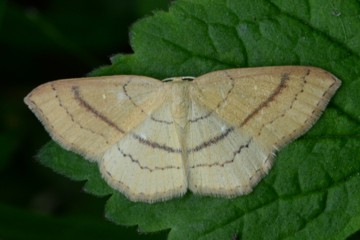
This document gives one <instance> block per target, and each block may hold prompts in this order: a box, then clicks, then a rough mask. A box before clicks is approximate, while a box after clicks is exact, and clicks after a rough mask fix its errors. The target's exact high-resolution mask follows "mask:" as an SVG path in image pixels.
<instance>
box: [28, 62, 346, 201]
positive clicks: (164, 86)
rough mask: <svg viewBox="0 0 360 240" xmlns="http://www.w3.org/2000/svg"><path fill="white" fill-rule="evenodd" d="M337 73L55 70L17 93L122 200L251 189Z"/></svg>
mask: <svg viewBox="0 0 360 240" xmlns="http://www.w3.org/2000/svg"><path fill="white" fill-rule="evenodd" d="M340 84H341V82H340V80H338V79H337V78H336V77H335V76H333V75H332V74H330V73H328V72H326V71H324V70H322V69H319V68H314V67H295V66H282V67H262V68H243V69H229V70H222V71H216V72H211V73H208V74H205V75H202V76H200V77H197V78H192V77H179V78H170V79H166V80H165V81H159V80H156V79H153V78H149V77H144V76H131V75H119V76H106V77H92V78H79V79H67V80H58V81H54V82H49V83H46V84H43V85H41V86H39V87H37V88H36V89H34V90H33V91H32V92H31V93H30V94H29V95H28V96H27V97H26V98H25V102H26V104H27V105H28V106H29V108H30V109H31V110H32V111H33V112H34V113H35V115H36V116H37V117H38V118H39V119H40V121H41V122H42V123H43V125H44V126H45V128H46V130H47V131H48V132H49V134H50V135H51V137H52V138H53V139H54V140H55V141H56V142H57V143H59V144H60V145H61V146H62V147H64V148H65V149H67V150H71V151H74V152H76V153H78V154H81V155H82V156H84V157H85V158H86V159H88V160H90V161H95V162H97V163H98V165H99V168H100V171H101V174H102V176H103V178H104V179H105V181H106V182H107V183H108V184H109V185H110V186H111V187H112V188H114V189H116V190H118V191H120V192H122V193H123V194H125V195H126V196H127V197H128V198H129V199H130V200H132V201H142V202H149V203H152V202H157V201H163V200H167V199H171V198H173V197H178V196H182V195H183V194H184V193H185V192H186V191H187V189H190V190H191V191H192V192H193V193H195V194H201V195H212V196H221V197H235V196H239V195H243V194H247V193H249V192H251V191H252V189H253V188H254V187H255V185H256V184H257V183H258V182H259V181H260V180H261V179H262V177H263V176H264V175H266V174H267V173H268V171H269V169H270V168H271V166H272V164H273V159H274V153H275V151H277V150H278V149H280V148H282V147H283V146H284V145H286V144H287V143H289V142H290V141H292V140H294V139H295V138H297V137H299V136H300V135H302V134H303V133H305V132H306V131H307V130H308V129H309V128H310V127H311V126H312V125H313V124H314V123H315V121H316V120H317V119H318V118H319V116H320V115H321V113H322V111H323V110H324V109H325V107H326V105H327V103H328V102H329V100H330V98H331V97H332V96H333V95H334V93H335V91H336V90H337V89H338V88H339V86H340Z"/></svg>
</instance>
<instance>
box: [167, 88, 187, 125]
mask: <svg viewBox="0 0 360 240" xmlns="http://www.w3.org/2000/svg"><path fill="white" fill-rule="evenodd" d="M188 95H189V91H188V84H187V83H186V82H178V83H174V84H173V86H172V96H171V98H172V105H171V113H172V116H173V118H174V121H175V122H176V123H177V124H178V125H179V126H180V127H182V128H184V127H185V125H186V123H187V114H188V109H189V97H188Z"/></svg>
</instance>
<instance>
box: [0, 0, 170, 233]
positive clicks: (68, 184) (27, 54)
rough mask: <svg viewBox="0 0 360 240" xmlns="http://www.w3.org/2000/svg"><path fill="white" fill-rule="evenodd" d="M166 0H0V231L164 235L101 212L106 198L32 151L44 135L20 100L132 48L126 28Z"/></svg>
mask: <svg viewBox="0 0 360 240" xmlns="http://www.w3.org/2000/svg"><path fill="white" fill-rule="evenodd" d="M169 5H170V0H156V1H152V0H101V1H100V0H97V1H96V0H74V1H70V0H36V1H26V0H16V1H14V0H12V1H4V0H0V73H1V74H0V79H1V81H0V82H1V88H0V89H1V95H0V111H1V117H0V239H1V240H3V239H79V238H81V239H134V238H139V239H164V238H165V237H166V232H162V233H157V234H150V235H143V234H142V235H139V234H138V233H137V228H136V227H122V226H120V227H119V226H116V225H115V224H113V223H110V222H108V221H106V220H104V219H105V218H104V205H105V203H106V198H98V197H95V196H92V195H89V194H86V193H84V192H83V191H82V186H83V183H82V182H75V181H72V180H69V179H67V178H65V177H63V176H61V175H59V174H56V173H54V172H53V171H52V170H50V169H48V168H46V167H44V166H42V165H41V164H40V163H38V162H37V161H36V159H35V155H36V154H37V152H38V151H39V149H40V148H41V147H42V146H43V145H44V144H45V143H47V142H48V141H49V140H50V137H49V136H48V134H47V133H46V132H45V130H44V129H43V127H42V125H41V124H40V123H39V122H38V120H37V119H36V118H35V116H34V115H33V114H32V113H31V112H30V110H28V109H27V107H26V105H25V104H24V103H23V98H24V97H25V96H26V94H28V93H29V92H30V91H31V90H32V89H33V88H34V87H36V86H37V85H39V84H42V83H45V82H48V81H52V80H56V79H62V78H75V77H83V76H85V75H86V74H87V73H89V72H90V71H92V70H93V69H95V68H97V67H99V66H102V65H107V64H110V61H109V58H110V57H111V56H112V55H113V54H116V53H132V50H131V47H130V46H129V28H130V27H131V25H132V24H133V23H134V22H135V21H136V20H137V19H139V18H142V17H144V16H147V15H152V13H153V11H154V10H167V9H168V7H169Z"/></svg>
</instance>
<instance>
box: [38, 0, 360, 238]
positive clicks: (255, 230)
mask: <svg viewBox="0 0 360 240" xmlns="http://www.w3.org/2000/svg"><path fill="white" fill-rule="evenodd" d="M349 6H350V7H349ZM359 11H360V7H359V5H358V2H357V1H355V0H349V1H347V4H337V3H333V2H332V1H326V0H317V1H307V2H304V1H300V0H291V1H281V0H273V1H265V0H255V1H254V0H241V1H238V0H227V1H226V0H216V1H215V0H179V1H177V2H175V3H174V4H173V5H172V7H171V8H170V10H169V12H157V13H156V14H154V16H152V17H148V18H145V19H142V20H140V21H138V22H137V23H136V24H135V25H134V26H133V27H132V30H131V35H130V36H131V45H132V47H133V49H134V51H135V53H134V54H132V55H117V56H115V57H113V58H112V64H111V65H110V66H105V67H102V68H99V69H97V70H95V71H93V72H92V73H91V74H90V75H93V76H95V75H96V76H97V75H110V74H112V75H113V74H139V75H147V76H152V77H157V78H160V79H162V78H166V77H172V76H181V75H186V76H189V75H193V76H198V75H201V74H204V73H207V72H210V71H214V70H217V69H225V68H237V67H255V66H270V65H311V66H317V67H321V68H324V69H326V70H328V71H330V72H332V73H334V74H335V75H336V76H337V77H339V78H340V79H341V80H342V83H343V84H342V86H341V88H340V90H339V91H338V92H337V93H336V96H335V97H334V98H333V99H332V101H331V103H330V104H329V106H328V108H327V109H326V112H325V114H324V115H323V116H322V117H321V119H320V120H319V122H318V123H316V125H315V126H314V128H313V129H311V130H310V131H309V133H307V134H306V135H304V136H303V137H302V138H300V139H298V140H296V141H295V142H293V143H291V144H290V145H288V146H287V147H285V148H284V149H283V150H281V151H280V152H279V153H278V156H277V158H276V162H275V166H274V167H273V169H272V170H271V171H270V174H269V175H268V176H267V177H265V178H264V180H262V181H261V182H260V184H259V185H258V186H257V187H256V188H255V190H254V191H253V192H252V193H251V194H249V195H247V196H242V197H238V198H235V199H222V198H214V197H201V196H196V195H193V194H191V193H187V194H186V195H185V196H184V197H182V198H178V199H174V200H171V201H166V202H161V203H156V204H144V203H133V202H130V201H129V200H127V199H126V198H125V197H124V196H123V195H121V194H120V193H117V192H115V191H113V190H111V189H110V188H109V187H107V186H106V184H105V183H104V181H103V180H102V179H101V177H100V174H99V171H98V169H97V166H96V165H95V164H94V163H89V162H87V161H86V160H84V159H82V158H80V157H78V156H76V155H75V154H73V153H68V152H66V151H65V150H60V149H59V147H58V146H56V145H54V144H50V145H49V146H47V147H45V148H44V149H43V150H42V151H41V153H40V155H39V158H40V159H41V161H42V162H43V163H44V164H45V165H47V166H50V167H51V168H53V169H54V170H55V171H57V172H60V173H62V174H65V175H67V176H68V177H70V178H72V179H76V180H87V183H86V189H87V190H88V191H89V192H91V193H92V194H95V195H100V196H104V195H108V194H110V195H111V196H110V198H109V200H108V202H107V204H106V210H105V211H106V216H107V217H108V218H109V219H110V220H112V221H114V222H115V223H118V224H122V225H138V226H139V229H140V230H141V231H143V232H154V231H160V230H165V229H170V232H169V237H168V238H169V239H231V238H232V237H233V236H235V235H236V236H238V237H239V238H240V239H283V238H287V239H342V238H345V237H347V236H349V235H350V234H352V233H354V232H355V231H357V230H359V229H360V201H359V199H360V188H359V186H360V157H359V154H358V149H359V147H360V108H359V107H358V106H359V105H360V100H359V99H360V96H359V93H360V79H359V78H360V77H359V76H360V74H359V73H360V58H359V56H360V45H359V44H358V43H359V42H360V35H359V34H360V31H359V28H360V19H359V18H358V13H359Z"/></svg>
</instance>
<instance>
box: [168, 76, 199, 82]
mask: <svg viewBox="0 0 360 240" xmlns="http://www.w3.org/2000/svg"><path fill="white" fill-rule="evenodd" d="M192 80H194V77H190V76H186V77H171V78H165V79H164V80H162V81H163V82H183V81H192Z"/></svg>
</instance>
